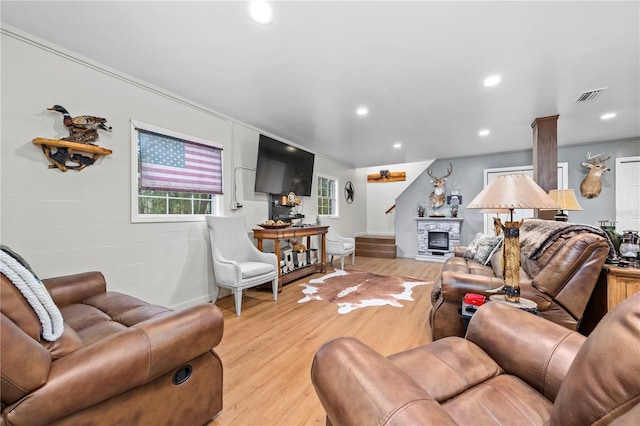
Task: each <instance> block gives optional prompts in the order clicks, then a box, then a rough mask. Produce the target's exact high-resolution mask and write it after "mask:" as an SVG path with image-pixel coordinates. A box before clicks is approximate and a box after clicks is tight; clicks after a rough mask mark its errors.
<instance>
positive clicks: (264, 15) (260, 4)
mask: <svg viewBox="0 0 640 426" xmlns="http://www.w3.org/2000/svg"><path fill="white" fill-rule="evenodd" d="M249 14H250V15H251V19H253V20H254V21H255V22H257V23H258V24H268V23H270V22H271V20H272V19H273V12H272V11H271V5H270V4H269V3H267V2H266V1H254V2H251V5H250V6H249Z"/></svg>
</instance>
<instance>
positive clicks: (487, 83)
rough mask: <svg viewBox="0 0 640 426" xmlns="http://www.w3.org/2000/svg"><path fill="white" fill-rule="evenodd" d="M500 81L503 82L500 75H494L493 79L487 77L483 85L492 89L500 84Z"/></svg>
mask: <svg viewBox="0 0 640 426" xmlns="http://www.w3.org/2000/svg"><path fill="white" fill-rule="evenodd" d="M500 80H502V78H501V77H500V76H499V75H492V76H491V77H487V78H486V79H485V80H484V83H483V84H484V85H485V87H491V86H495V85H496V84H498V83H500Z"/></svg>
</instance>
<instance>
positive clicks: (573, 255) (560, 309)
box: [430, 219, 612, 340]
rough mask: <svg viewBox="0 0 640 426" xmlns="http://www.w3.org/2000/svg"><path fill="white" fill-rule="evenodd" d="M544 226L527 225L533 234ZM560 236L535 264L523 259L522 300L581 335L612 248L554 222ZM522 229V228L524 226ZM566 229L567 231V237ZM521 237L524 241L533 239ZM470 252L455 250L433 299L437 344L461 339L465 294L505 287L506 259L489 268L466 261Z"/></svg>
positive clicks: (575, 228) (593, 236)
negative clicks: (444, 340) (504, 267)
mask: <svg viewBox="0 0 640 426" xmlns="http://www.w3.org/2000/svg"><path fill="white" fill-rule="evenodd" d="M545 222H549V221H543V220H539V219H531V220H527V221H525V224H528V225H529V226H528V227H527V228H525V229H529V230H530V231H529V232H531V233H535V232H536V231H535V230H536V229H537V228H538V225H539V224H540V225H541V226H542V225H544V223H545ZM548 226H549V227H551V228H552V229H554V230H556V231H557V232H556V233H555V234H553V235H552V239H551V238H550V239H549V240H548V241H546V243H544V244H540V246H539V248H540V249H541V250H539V252H537V253H536V254H535V256H531V257H534V259H532V258H531V257H528V256H527V253H529V252H527V251H524V250H523V251H521V255H520V295H521V297H524V298H527V299H531V300H533V301H534V302H535V303H536V304H537V305H538V311H539V313H540V315H541V316H542V317H544V318H546V319H548V320H550V321H553V322H555V323H558V324H561V325H563V326H565V327H567V328H569V329H571V330H577V328H578V325H579V323H580V320H581V319H582V317H583V315H584V311H585V308H586V306H587V302H588V301H589V297H590V296H591V293H592V292H593V289H594V287H595V285H596V282H597V281H598V276H599V275H600V271H601V270H602V266H603V265H604V263H605V261H606V259H607V256H608V255H609V254H610V250H611V249H612V248H611V246H610V245H609V244H610V243H609V241H608V239H607V237H606V236H603V235H599V234H597V233H594V232H595V230H594V232H588V229H589V227H586V226H584V227H582V226H578V225H572V224H566V223H554V222H552V223H550V224H548ZM523 227H524V225H523ZM563 229H565V230H566V232H563ZM534 237H535V235H529V236H527V235H526V233H525V234H524V235H523V232H522V231H521V233H520V241H521V243H522V242H523V241H526V240H527V239H529V240H532V239H534ZM465 249H466V247H456V249H455V252H454V254H455V255H454V256H453V257H451V258H449V259H447V260H446V262H445V263H444V265H443V267H442V275H441V278H440V282H439V283H438V284H437V285H436V286H435V288H434V290H433V292H432V294H431V301H432V309H431V314H430V324H431V332H432V336H433V340H437V339H441V338H443V337H447V336H463V335H464V320H463V318H462V316H461V315H460V309H461V306H462V299H463V298H464V295H465V294H466V293H478V294H485V295H487V296H489V295H490V294H489V293H486V291H487V290H491V289H496V288H498V287H500V286H502V285H503V284H504V281H503V279H502V266H501V265H502V258H501V256H502V254H501V252H500V251H498V252H496V253H495V254H494V255H493V257H492V258H491V262H490V263H489V264H488V265H483V264H480V263H478V262H475V261H474V260H470V259H465V258H464V257H463V253H464V251H465Z"/></svg>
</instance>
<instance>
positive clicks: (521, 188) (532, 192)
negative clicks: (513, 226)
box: [467, 173, 560, 210]
mask: <svg viewBox="0 0 640 426" xmlns="http://www.w3.org/2000/svg"><path fill="white" fill-rule="evenodd" d="M467 208H468V209H509V210H511V209H552V210H559V209H560V206H559V205H558V203H556V202H555V201H554V200H553V198H551V197H550V196H549V194H547V193H546V192H545V191H544V189H542V188H541V187H540V186H539V185H538V184H537V183H535V182H534V181H533V179H531V178H530V177H529V176H527V175H525V174H522V173H519V174H512V175H500V176H498V177H496V178H495V179H493V180H492V181H491V182H489V184H488V185H487V186H485V187H484V189H483V190H482V191H480V193H479V194H478V195H476V198H474V199H473V200H472V201H471V203H470V204H469V205H468V206H467Z"/></svg>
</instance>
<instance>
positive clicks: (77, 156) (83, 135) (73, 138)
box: [33, 105, 112, 172]
mask: <svg viewBox="0 0 640 426" xmlns="http://www.w3.org/2000/svg"><path fill="white" fill-rule="evenodd" d="M47 109H48V110H50V111H57V112H59V113H61V114H62V116H63V119H62V121H63V123H64V125H65V127H66V128H67V130H68V131H69V136H68V137H65V138H62V139H47V138H35V139H34V140H33V143H34V145H40V146H41V147H42V152H43V153H44V155H45V157H46V158H47V160H49V162H50V163H51V164H50V165H49V168H50V169H54V168H56V169H60V170H62V171H63V172H66V171H67V170H68V169H71V170H76V171H80V170H82V169H84V168H85V167H87V166H90V165H92V164H94V163H95V162H96V160H97V159H98V158H100V156H103V155H109V154H111V153H112V151H111V150H110V149H107V148H102V147H100V146H98V145H95V144H94V143H93V142H95V141H96V140H97V139H98V136H99V135H98V129H100V130H104V131H107V132H110V131H111V126H108V125H107V119H106V118H102V117H95V116H92V115H80V116H77V117H71V115H70V114H69V112H68V111H67V110H66V109H65V108H64V107H62V106H60V105H54V106H52V107H51V108H47ZM83 154H91V156H87V155H83ZM69 162H71V163H74V164H75V165H67V163H69Z"/></svg>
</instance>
